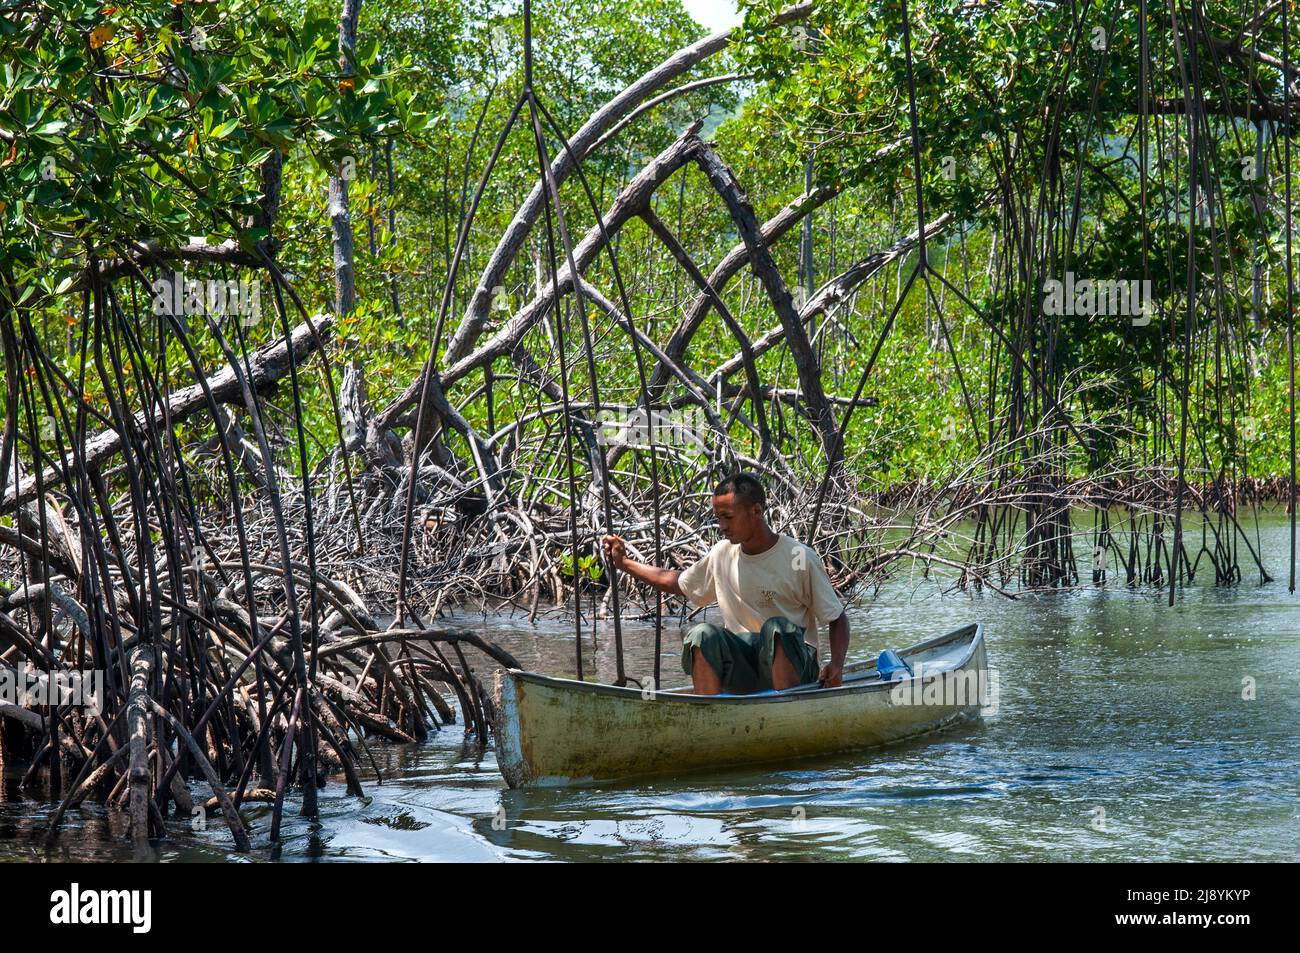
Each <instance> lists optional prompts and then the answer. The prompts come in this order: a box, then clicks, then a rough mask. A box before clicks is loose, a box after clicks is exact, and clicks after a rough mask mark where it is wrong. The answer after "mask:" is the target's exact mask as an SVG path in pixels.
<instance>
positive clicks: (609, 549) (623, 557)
mask: <svg viewBox="0 0 1300 953" xmlns="http://www.w3.org/2000/svg"><path fill="white" fill-rule="evenodd" d="M600 543H601V546H602V547H603V548H604V550H605V558H606V559H608V560H609V562H610V564H611V565H612V566H613V567H614V568H615V569H617V570H619V571H620V572H625V573H627V574H628V575H629V576H631V577H632V578H633V579H637V580H640V581H641V582H644V583H645V584H646V585H648V586H654V587H655V588H656V589H658V590H659V591H660V592H666V593H668V594H669V595H672V596H681V597H682V598H683V599H684V598H686V593H684V592H682V589H681V586H679V585H678V584H677V580H678V579H680V578H681V575H682V574H681V572H680V571H679V570H676V569H661V568H660V567H659V566H650V565H647V564H646V563H639V562H637V561H636V560H635V559H629V558H628V556H627V544H626V543H625V542H623V538H622V537H621V536H605V537H602V538H601V541H600ZM847 644H848V639H847V637H846V638H845V645H847ZM840 657H841V659H842V658H843V653H840Z"/></svg>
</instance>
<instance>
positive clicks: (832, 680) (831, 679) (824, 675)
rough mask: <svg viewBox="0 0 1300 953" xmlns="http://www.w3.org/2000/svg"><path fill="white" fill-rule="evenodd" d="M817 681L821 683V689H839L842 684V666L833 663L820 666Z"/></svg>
mask: <svg viewBox="0 0 1300 953" xmlns="http://www.w3.org/2000/svg"><path fill="white" fill-rule="evenodd" d="M817 681H819V682H821V684H822V688H839V687H840V686H841V685H843V684H844V666H842V665H836V664H835V663H834V662H827V663H826V664H825V665H823V666H822V671H821V674H820V675H819V676H817Z"/></svg>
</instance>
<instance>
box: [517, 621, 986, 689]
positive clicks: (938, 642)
mask: <svg viewBox="0 0 1300 953" xmlns="http://www.w3.org/2000/svg"><path fill="white" fill-rule="evenodd" d="M972 630H973V631H972ZM963 638H968V639H969V643H968V644H967V646H966V649H965V651H964V652H963V653H962V654H961V657H960V660H959V661H958V662H956V663H955V664H954V665H953V666H952V668H947V669H945V670H944V671H945V672H959V671H961V670H963V669H965V668H966V667H967V666H968V665H969V664H970V661H971V659H972V658H973V657H974V655H975V653H976V651H977V650H978V649H979V647H980V646H981V645H982V644H983V642H984V623H983V622H969V623H967V624H966V625H963V626H961V627H960V628H957V629H953V630H952V631H951V632H946V633H944V634H942V635H937V636H934V637H933V638H930V639H926V640H925V641H923V642H917V643H916V644H915V645H910V646H908V647H907V648H905V649H902V650H901V651H900V652H899V653H898V654H899V655H901V656H903V657H904V658H906V657H908V656H910V655H916V654H918V653H920V652H926V651H929V650H930V649H934V648H939V647H940V646H942V645H945V644H947V643H949V642H957V641H960V640H961V639H963ZM874 667H875V662H868V663H866V664H865V665H863V669H862V670H863V671H864V672H865V671H870V670H871V669H873V668H874ZM936 674H943V673H936ZM506 675H508V676H509V677H510V678H512V679H514V680H515V681H519V682H524V683H525V684H530V685H538V686H541V687H544V688H552V689H558V690H563V691H570V692H575V693H580V694H588V695H605V696H608V697H613V698H624V699H627V700H629V701H632V700H635V701H644V702H656V703H657V702H660V701H671V702H679V703H685V704H690V705H763V704H781V703H788V702H799V701H805V700H807V699H812V698H820V699H825V698H827V697H838V696H839V695H841V694H861V693H866V692H875V691H892V690H893V689H895V688H897V687H898V686H900V685H906V684H907V683H908V682H912V681H915V679H916V676H912V677H910V678H903V679H897V680H894V681H889V682H881V681H862V682H855V683H854V684H846V685H838V686H836V687H835V688H805V689H799V690H795V691H783V692H764V693H762V694H753V695H696V694H692V693H689V692H683V691H682V690H681V689H660V690H658V691H656V692H654V693H653V698H645V697H644V695H643V689H640V688H635V687H631V686H618V685H607V684H605V683H603V682H584V681H579V680H577V679H575V678H561V677H559V676H555V675H542V674H540V673H538V672H529V671H525V670H523V669H518V668H510V669H506ZM921 677H922V678H925V677H927V676H925V675H924V674H923V675H922V676H921Z"/></svg>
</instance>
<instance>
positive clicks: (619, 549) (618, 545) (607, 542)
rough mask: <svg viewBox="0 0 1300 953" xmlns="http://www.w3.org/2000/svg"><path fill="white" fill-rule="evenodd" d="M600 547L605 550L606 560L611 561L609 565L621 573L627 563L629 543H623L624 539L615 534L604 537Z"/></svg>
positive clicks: (601, 539)
mask: <svg viewBox="0 0 1300 953" xmlns="http://www.w3.org/2000/svg"><path fill="white" fill-rule="evenodd" d="M600 545H601V548H602V549H604V550H605V558H606V559H608V560H609V564H610V565H611V566H613V567H614V568H615V569H617V570H619V571H620V572H621V571H622V569H623V566H624V564H625V563H626V562H627V543H625V542H624V541H623V537H622V536H615V535H613V534H610V535H608V536H602V537H601V538H600Z"/></svg>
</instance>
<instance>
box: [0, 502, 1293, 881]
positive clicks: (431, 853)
mask: <svg viewBox="0 0 1300 953" xmlns="http://www.w3.org/2000/svg"><path fill="white" fill-rule="evenodd" d="M1263 546H1264V549H1265V557H1266V562H1267V563H1268V564H1270V565H1271V566H1273V567H1274V568H1275V569H1277V568H1281V567H1284V566H1285V560H1286V549H1287V536H1286V531H1285V526H1284V524H1283V523H1282V521H1281V520H1280V519H1273V520H1270V521H1269V522H1267V523H1266V524H1265V525H1264V532H1263ZM1278 574H1279V575H1282V574H1281V573H1278ZM1162 600H1163V594H1160V593H1155V592H1152V591H1144V592H1137V593H1135V592H1128V591H1125V590H1123V589H1112V590H1089V591H1082V592H1077V593H1069V594H1062V595H1042V596H1030V597H1025V598H1022V599H1020V600H1017V601H1014V602H1012V601H1008V600H1006V599H1003V598H1001V597H997V596H974V597H971V596H966V595H961V594H953V595H944V594H942V591H941V587H940V586H939V585H938V584H937V583H935V582H933V581H932V582H926V583H924V584H922V585H919V586H918V585H916V584H915V583H914V582H913V583H908V584H903V583H898V584H893V585H891V586H890V587H889V588H887V589H885V590H884V591H883V592H882V594H881V597H880V599H879V601H877V602H876V603H875V604H873V605H872V606H871V607H870V608H867V609H858V610H856V611H855V612H854V613H853V615H852V621H853V648H852V651H851V657H852V658H854V659H863V658H870V657H874V655H875V653H877V652H879V651H880V650H881V649H882V648H885V647H902V646H904V645H907V644H909V643H911V642H915V641H918V640H919V639H921V638H923V637H925V636H927V635H930V634H933V633H936V632H939V631H946V630H948V629H951V628H955V627H957V626H959V625H961V624H963V623H965V622H967V621H969V620H972V619H982V620H984V621H985V622H987V623H988V626H989V628H988V635H989V660H990V664H991V665H992V666H993V667H994V668H996V669H997V670H998V674H999V686H1000V698H999V708H998V711H997V714H996V716H994V717H993V718H990V719H989V720H987V721H986V722H985V723H984V724H982V725H976V726H971V727H967V728H962V729H959V730H957V731H955V732H949V733H946V734H942V735H939V736H936V737H935V738H933V739H931V740H928V741H919V742H913V743H907V744H904V745H900V746H895V747H891V748H886V749H883V750H881V751H876V752H865V753H858V754H852V755H846V756H836V757H832V758H822V759H818V760H814V761H804V762H799V763H793V764H788V765H784V766H779V767H778V768H776V769H774V768H772V767H770V766H769V767H764V768H761V769H749V770H746V769H740V770H729V771H726V772H719V773H715V774H706V775H692V776H689V777H682V778H678V779H671V778H670V779H656V780H653V781H645V782H639V783H628V784H623V785H617V786H607V787H603V788H592V789H576V790H542V791H510V790H507V789H506V788H505V786H504V783H503V782H502V780H501V777H500V775H499V774H498V772H497V770H496V766H495V762H494V760H493V756H492V752H491V751H490V750H489V751H480V750H479V749H477V747H475V746H473V745H467V744H465V741H464V739H463V737H462V735H461V730H460V728H459V727H451V728H446V729H444V730H443V731H442V732H440V733H439V734H437V735H435V736H434V737H433V738H432V739H431V740H430V741H429V742H428V743H426V744H424V745H410V746H404V747H391V746H382V745H377V744H376V745H372V746H371V751H372V753H373V754H374V756H375V758H376V760H377V762H378V763H379V765H380V768H381V772H382V781H380V782H376V781H375V780H373V779H372V780H371V781H369V783H367V784H366V794H367V799H366V800H364V801H358V800H357V799H355V798H350V797H348V796H347V795H346V794H345V793H344V788H343V786H342V784H340V783H331V785H330V786H329V787H327V788H326V789H325V790H324V791H323V792H322V798H321V811H322V816H321V819H320V821H319V823H309V822H307V821H306V820H304V819H302V818H300V817H297V816H296V815H289V816H286V819H285V839H284V844H283V847H282V851H281V852H280V854H279V856H280V857H281V858H282V859H286V860H310V859H332V858H340V859H352V860H396V859H416V860H434V859H437V860H494V859H518V860H526V859H544V860H607V859H615V858H617V859H625V858H635V857H641V858H658V859H673V858H681V859H712V858H725V859H754V860H786V859H839V858H845V859H848V858H853V859H867V860H1022V859H1052V860H1099V861H1103V860H1104V861H1113V860H1208V859H1225V860H1295V859H1297V858H1298V855H1300V750H1298V745H1297V742H1298V741H1300V739H1298V737H1297V729H1298V728H1300V601H1297V599H1296V598H1295V597H1293V596H1291V595H1290V594H1288V593H1287V591H1286V588H1285V584H1284V583H1274V584H1271V585H1267V586H1253V585H1250V584H1245V585H1241V586H1239V587H1237V588H1236V589H1232V590H1226V589H1225V590H1215V589H1213V588H1210V587H1200V586H1198V587H1195V588H1193V589H1192V590H1190V591H1188V592H1187V593H1186V594H1185V595H1184V596H1182V600H1181V602H1180V604H1179V605H1178V606H1177V607H1176V608H1174V609H1172V610H1170V609H1169V608H1168V607H1167V606H1165V605H1163V601H1162ZM462 621H464V622H467V623H468V624H470V625H473V626H475V627H477V628H480V629H481V630H483V631H484V632H486V633H487V634H488V635H490V637H492V638H494V639H496V640H497V641H498V642H500V643H501V644H503V645H504V646H506V647H507V648H508V649H509V650H510V651H511V652H512V653H514V654H515V656H516V657H518V658H519V659H520V661H521V662H522V663H523V664H524V665H526V666H527V667H529V668H533V669H536V670H540V671H545V672H552V673H557V674H565V675H569V674H571V673H572V666H573V627H572V623H571V622H566V621H564V620H553V621H547V622H539V624H538V626H537V627H536V628H533V627H531V626H529V625H528V623H527V620H526V619H524V618H523V617H518V616H517V617H515V618H513V619H510V618H493V619H490V620H488V621H487V623H484V621H483V620H482V619H481V618H480V617H474V618H470V619H465V620H462ZM678 629H679V626H678V620H676V619H673V620H671V621H670V622H669V624H668V626H667V627H666V629H665V639H664V645H663V653H662V658H663V673H664V676H663V680H664V682H665V683H667V684H676V683H678V682H679V681H681V679H682V676H681V674H680V670H679V669H678V668H677V665H678V663H677V651H676V646H677V644H679V643H678V642H677V641H676V640H677V632H678ZM589 639H590V629H589V627H584V641H586V645H585V648H584V656H585V657H586V659H587V664H588V666H589V667H594V670H596V671H598V672H599V673H600V675H601V677H602V678H605V679H608V678H610V677H611V675H612V673H613V670H614V662H613V645H612V642H611V640H610V637H609V631H608V623H604V622H602V623H601V625H600V629H599V631H598V633H597V644H596V649H595V651H594V652H593V650H592V646H591V644H590V642H589V641H588V640H589ZM625 640H626V648H627V669H628V671H629V673H631V674H633V675H642V674H648V673H649V672H650V671H651V670H652V666H653V660H654V643H653V632H652V630H651V629H650V628H648V627H647V626H646V625H644V624H637V623H632V622H630V623H628V624H627V626H626V627H625ZM1250 680H1253V684H1254V686H1255V694H1256V697H1255V698H1254V700H1245V699H1243V684H1245V685H1249V684H1251V681H1250ZM1245 694H1249V692H1246V693H1245ZM195 791H196V792H197V791H198V787H197V786H196V787H195ZM51 810H52V806H51V805H49V804H47V803H44V802H39V801H32V800H24V799H22V798H21V797H20V796H19V795H18V794H17V792H16V790H15V785H14V783H13V776H12V773H10V774H9V775H8V778H7V783H6V784H5V785H4V786H3V788H2V789H0V859H7V860H16V859H39V858H42V857H47V858H50V859H91V858H95V859H130V858H131V850H130V847H129V846H128V845H126V844H125V842H124V840H123V838H122V836H121V835H122V827H123V825H122V822H121V819H120V818H117V817H115V816H114V815H112V814H110V813H109V812H106V811H105V810H104V809H103V808H101V807H97V806H93V805H87V806H86V807H84V808H83V809H82V810H81V811H80V812H73V815H72V816H71V817H70V818H69V819H68V821H67V822H66V823H67V827H68V833H67V835H66V836H65V837H64V838H62V840H61V842H60V845H59V847H58V848H57V849H56V850H55V851H54V852H51V853H49V854H46V853H45V852H44V851H43V850H42V848H41V846H40V838H41V833H42V831H43V829H44V824H45V819H46V817H47V816H48V814H49V813H50V811H51ZM244 813H245V817H246V818H247V819H248V820H249V822H250V826H251V827H252V830H253V835H254V844H255V845H257V846H258V849H257V850H255V852H254V854H253V856H252V857H251V858H250V859H252V860H254V861H261V860H268V859H273V855H272V853H271V852H270V851H269V849H268V848H267V846H266V837H267V832H268V829H269V826H270V809H269V807H264V806H260V805H259V806H250V807H249V808H248V809H246V811H245V812H244ZM228 845H229V834H228V832H226V831H225V830H224V828H221V827H220V826H219V821H218V825H217V826H213V827H212V828H211V829H210V830H209V831H207V832H203V833H197V834H188V833H178V834H177V836H175V837H173V838H172V839H170V840H169V841H168V842H167V843H165V844H163V845H161V847H160V850H161V856H162V858H163V859H188V860H202V859H227V858H232V859H233V858H234V857H235V856H237V855H234V854H230V853H228Z"/></svg>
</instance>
